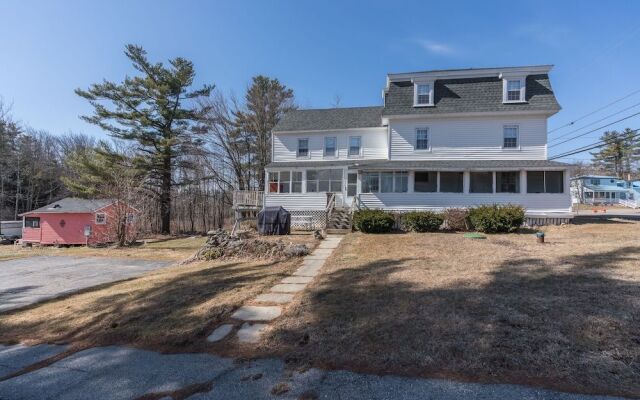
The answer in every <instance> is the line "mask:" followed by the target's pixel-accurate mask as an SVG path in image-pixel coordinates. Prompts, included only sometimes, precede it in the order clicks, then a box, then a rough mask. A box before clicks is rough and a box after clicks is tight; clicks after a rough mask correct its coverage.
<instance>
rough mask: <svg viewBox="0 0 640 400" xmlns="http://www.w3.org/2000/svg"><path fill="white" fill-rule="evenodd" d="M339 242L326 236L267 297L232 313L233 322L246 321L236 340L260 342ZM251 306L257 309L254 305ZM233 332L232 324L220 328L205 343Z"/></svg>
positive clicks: (338, 236)
mask: <svg viewBox="0 0 640 400" xmlns="http://www.w3.org/2000/svg"><path fill="white" fill-rule="evenodd" d="M342 238H343V236H341V235H328V236H327V237H326V238H325V239H324V240H323V241H322V242H320V245H319V246H318V247H317V248H316V249H315V250H314V251H313V252H312V253H311V254H309V255H308V256H305V257H304V261H303V262H302V266H300V268H298V269H297V270H296V271H295V272H294V273H293V275H291V276H289V277H287V278H284V279H283V280H282V281H281V282H280V283H279V284H277V285H275V286H274V287H272V288H271V290H270V291H269V292H268V293H263V294H261V295H259V296H258V297H256V298H255V299H254V300H253V301H252V302H251V303H252V305H245V306H242V307H240V308H239V309H238V310H237V311H236V312H235V313H233V315H232V316H231V317H232V318H235V319H238V320H241V321H245V323H244V324H243V325H242V326H241V327H240V329H239V330H238V332H237V335H238V340H240V341H241V342H244V343H255V342H257V341H258V340H260V334H261V333H262V332H263V331H264V330H265V329H266V328H267V324H266V322H269V321H271V320H273V319H275V318H278V317H279V316H280V315H281V314H282V308H283V307H284V306H285V305H286V304H287V303H289V302H290V301H291V300H292V299H293V296H294V295H295V294H296V293H298V292H300V291H302V290H304V288H306V287H307V285H308V284H309V283H311V282H312V281H313V279H314V278H315V277H316V276H317V275H318V274H319V273H320V269H321V268H322V266H323V265H324V262H325V260H326V259H327V258H329V256H331V254H332V253H333V250H334V249H335V248H336V247H338V245H339V244H340V241H341V240H342ZM254 303H255V304H258V305H253V304H254ZM274 304H275V305H274ZM232 330H233V325H231V324H224V325H221V326H219V327H217V328H216V329H215V330H214V331H213V332H212V333H211V335H209V337H208V338H207V340H209V341H210V342H216V341H219V340H222V339H224V338H225V337H226V336H227V335H228V334H229V333H231V331H232Z"/></svg>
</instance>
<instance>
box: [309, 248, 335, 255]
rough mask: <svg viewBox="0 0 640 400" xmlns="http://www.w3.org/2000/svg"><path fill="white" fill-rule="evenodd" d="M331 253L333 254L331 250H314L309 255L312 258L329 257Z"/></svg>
mask: <svg viewBox="0 0 640 400" xmlns="http://www.w3.org/2000/svg"><path fill="white" fill-rule="evenodd" d="M331 253H333V249H322V248H320V249H315V250H314V251H313V252H312V253H311V254H310V255H312V256H321V255H325V254H326V255H327V256H330V255H331Z"/></svg>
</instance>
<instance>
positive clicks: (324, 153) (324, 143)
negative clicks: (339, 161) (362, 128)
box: [322, 136, 362, 158]
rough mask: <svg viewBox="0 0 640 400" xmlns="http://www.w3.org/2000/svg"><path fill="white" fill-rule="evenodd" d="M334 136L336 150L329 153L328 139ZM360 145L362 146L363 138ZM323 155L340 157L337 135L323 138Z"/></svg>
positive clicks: (325, 156)
mask: <svg viewBox="0 0 640 400" xmlns="http://www.w3.org/2000/svg"><path fill="white" fill-rule="evenodd" d="M331 138H333V139H334V140H335V144H336V146H335V150H334V153H333V155H327V139H331ZM360 147H362V139H360ZM322 156H323V157H324V158H338V137H337V136H325V137H324V138H323V139H322Z"/></svg>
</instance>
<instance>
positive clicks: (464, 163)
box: [267, 160, 572, 171]
mask: <svg viewBox="0 0 640 400" xmlns="http://www.w3.org/2000/svg"><path fill="white" fill-rule="evenodd" d="M343 166H348V167H349V169H357V170H382V169H386V170H404V169H406V170H413V169H418V170H452V171H462V170H469V169H475V170H494V169H522V168H526V169H534V170H535V169H539V170H545V169H566V168H570V167H571V166H572V165H571V164H565V163H561V162H557V161H549V160H407V161H405V160H331V161H327V160H324V161H289V162H273V163H271V164H269V165H267V168H268V169H277V168H331V167H343Z"/></svg>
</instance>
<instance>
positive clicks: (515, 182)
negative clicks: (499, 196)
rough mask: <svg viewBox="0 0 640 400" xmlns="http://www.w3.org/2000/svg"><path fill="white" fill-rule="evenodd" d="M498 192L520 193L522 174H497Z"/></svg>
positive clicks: (514, 172)
mask: <svg viewBox="0 0 640 400" xmlns="http://www.w3.org/2000/svg"><path fill="white" fill-rule="evenodd" d="M496 192H498V193H520V172H517V171H512V172H496Z"/></svg>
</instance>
